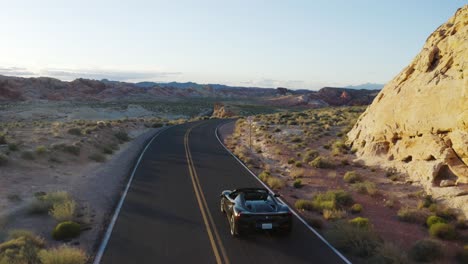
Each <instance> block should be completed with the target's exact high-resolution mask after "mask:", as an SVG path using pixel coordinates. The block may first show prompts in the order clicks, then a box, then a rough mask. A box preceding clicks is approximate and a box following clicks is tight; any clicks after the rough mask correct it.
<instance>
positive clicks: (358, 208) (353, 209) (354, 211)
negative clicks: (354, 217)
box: [351, 204, 362, 214]
mask: <svg viewBox="0 0 468 264" xmlns="http://www.w3.org/2000/svg"><path fill="white" fill-rule="evenodd" d="M361 211H362V205H361V204H353V206H351V213H352V214H359V213H360V212H361Z"/></svg>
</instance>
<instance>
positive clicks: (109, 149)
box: [100, 144, 117, 155]
mask: <svg viewBox="0 0 468 264" xmlns="http://www.w3.org/2000/svg"><path fill="white" fill-rule="evenodd" d="M100 149H101V151H102V153H104V154H109V155H110V154H112V153H114V150H116V149H117V148H116V145H113V144H107V145H104V146H101V147H100Z"/></svg>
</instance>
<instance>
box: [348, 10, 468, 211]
mask: <svg viewBox="0 0 468 264" xmlns="http://www.w3.org/2000/svg"><path fill="white" fill-rule="evenodd" d="M467 69H468V5H465V6H464V7H462V8H460V9H459V10H458V11H457V12H456V13H455V15H454V16H453V17H452V18H450V19H449V20H448V21H447V22H446V23H445V24H443V25H441V26H440V27H439V28H437V29H436V30H435V31H434V32H433V33H432V34H431V35H430V36H429V38H428V39H427V41H426V43H425V45H424V47H423V49H422V51H421V52H420V53H419V54H418V55H417V56H416V57H415V58H414V60H413V61H412V62H411V63H410V64H409V65H408V66H407V67H406V68H405V69H403V71H401V72H400V73H399V74H398V75H397V76H396V77H395V78H394V79H393V80H392V81H391V82H389V83H388V84H387V85H386V86H385V87H384V88H383V90H382V91H381V92H380V93H379V94H378V95H377V97H376V99H374V101H373V103H372V104H371V105H370V106H369V107H368V108H367V110H366V111H365V112H364V113H363V114H362V116H361V117H360V118H359V119H358V122H357V123H356V125H355V126H354V128H353V129H352V130H351V131H350V132H349V133H348V137H349V143H350V144H352V147H353V148H355V149H357V155H358V156H359V157H360V158H362V159H363V160H364V161H365V162H366V163H369V164H378V165H382V166H386V167H394V168H396V169H397V170H399V171H401V172H405V173H407V174H408V175H409V176H410V177H411V178H412V179H413V180H417V181H419V182H420V183H422V184H423V185H424V186H425V187H426V189H427V190H428V191H429V192H437V189H440V188H436V186H439V185H440V183H441V181H443V180H453V182H455V181H457V182H458V183H468V167H467V164H468V71H467ZM453 182H451V181H443V182H442V185H451V183H453ZM465 187H466V185H465ZM464 189H466V188H464ZM459 190H462V189H459ZM439 191H440V190H439ZM443 192H446V191H441V193H443ZM465 192H466V190H465ZM465 202H466V201H465ZM465 206H467V205H465Z"/></svg>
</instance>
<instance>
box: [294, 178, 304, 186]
mask: <svg viewBox="0 0 468 264" xmlns="http://www.w3.org/2000/svg"><path fill="white" fill-rule="evenodd" d="M293 187H294V188H301V187H302V181H301V180H300V179H296V180H295V181H294V183H293Z"/></svg>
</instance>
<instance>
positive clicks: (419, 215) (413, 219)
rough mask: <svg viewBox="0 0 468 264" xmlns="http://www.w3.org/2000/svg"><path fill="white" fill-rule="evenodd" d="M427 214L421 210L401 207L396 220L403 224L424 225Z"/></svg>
mask: <svg viewBox="0 0 468 264" xmlns="http://www.w3.org/2000/svg"><path fill="white" fill-rule="evenodd" d="M427 216H428V213H427V212H426V211H424V210H421V209H416V208H409V207H403V208H401V209H400V210H398V219H399V220H400V221H403V222H410V223H417V224H424V223H425V221H426V218H427Z"/></svg>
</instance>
